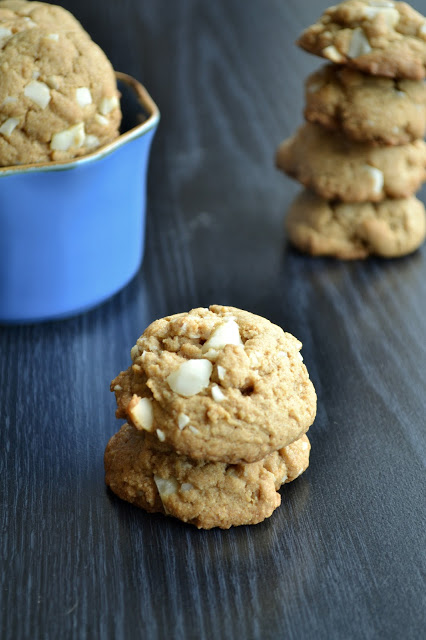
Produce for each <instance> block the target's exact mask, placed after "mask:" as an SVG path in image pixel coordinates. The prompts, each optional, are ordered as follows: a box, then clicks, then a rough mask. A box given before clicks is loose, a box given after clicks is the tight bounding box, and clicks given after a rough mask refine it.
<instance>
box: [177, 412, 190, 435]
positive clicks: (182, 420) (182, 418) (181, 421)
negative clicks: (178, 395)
mask: <svg viewBox="0 0 426 640" xmlns="http://www.w3.org/2000/svg"><path fill="white" fill-rule="evenodd" d="M187 424H189V416H187V415H186V413H180V414H179V415H178V427H179V429H180V430H181V431H182V429H183V428H184V427H186V425H187Z"/></svg>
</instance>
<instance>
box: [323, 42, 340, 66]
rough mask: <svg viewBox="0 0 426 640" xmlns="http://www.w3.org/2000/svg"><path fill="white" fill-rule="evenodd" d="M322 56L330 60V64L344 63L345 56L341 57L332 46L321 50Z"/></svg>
mask: <svg viewBox="0 0 426 640" xmlns="http://www.w3.org/2000/svg"><path fill="white" fill-rule="evenodd" d="M322 55H323V56H324V58H328V60H331V61H332V62H344V61H345V56H343V55H342V54H341V53H340V51H338V50H337V49H336V47H335V46H334V45H332V44H330V45H329V46H328V47H325V49H323V50H322Z"/></svg>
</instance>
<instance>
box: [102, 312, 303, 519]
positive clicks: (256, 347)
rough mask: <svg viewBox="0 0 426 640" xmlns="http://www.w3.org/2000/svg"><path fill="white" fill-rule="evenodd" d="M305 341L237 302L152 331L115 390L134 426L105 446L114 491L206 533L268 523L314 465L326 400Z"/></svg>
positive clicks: (120, 413)
mask: <svg viewBox="0 0 426 640" xmlns="http://www.w3.org/2000/svg"><path fill="white" fill-rule="evenodd" d="M301 346H302V345H301V343H300V342H299V341H298V340H297V339H296V338H294V337H293V336H292V335H290V334H288V333H284V331H283V330H282V329H281V328H280V327H278V326H276V325H274V324H272V323H271V322H269V321H268V320H266V319H265V318H261V317H259V316H256V315H253V314H251V313H248V312H246V311H241V310H239V309H235V308H232V307H222V306H212V307H210V308H209V309H203V308H201V309H193V310H192V311H190V312H189V313H181V314H177V315H174V316H169V317H166V318H163V319H161V320H157V321H156V322H154V323H153V324H151V325H150V326H149V327H148V328H147V329H146V331H145V332H144V334H143V335H142V336H141V337H140V338H139V339H138V341H137V344H136V345H135V346H134V347H133V349H132V352H131V355H132V361H133V364H132V365H131V366H130V367H129V369H127V370H126V371H123V372H121V373H120V374H119V375H118V376H117V378H115V380H113V382H112V383H111V389H112V390H113V391H114V392H115V395H116V400H117V405H118V409H117V412H116V415H117V417H118V418H124V419H126V420H127V423H126V424H125V425H124V426H123V427H122V428H121V429H120V431H119V432H118V433H117V434H116V435H114V436H113V437H112V438H111V440H110V441H109V443H108V445H107V448H106V451H105V471H106V483H107V485H109V487H110V488H111V489H112V491H114V493H116V494H117V495H118V496H119V497H120V498H123V499H124V500H127V501H129V502H132V503H134V504H135V505H137V506H139V507H142V508H143V509H145V510H146V511H150V512H160V513H164V514H167V515H172V516H175V517H176V518H179V519H180V520H183V521H185V522H190V523H192V524H195V525H196V526H197V527H199V528H204V529H210V528H212V527H221V528H224V529H226V528H229V527H231V526H233V525H241V524H255V523H258V522H261V521H262V520H264V519H265V518H267V517H269V516H270V515H271V514H272V512H273V511H274V510H275V509H276V507H278V506H279V504H280V502H281V497H280V494H279V493H278V489H279V488H280V486H281V485H282V484H283V483H285V482H290V481H291V480H294V479H295V478H296V477H298V476H299V475H300V474H301V473H302V472H303V471H304V470H305V469H306V468H307V466H308V464H309V451H310V444H309V440H308V438H307V437H306V435H305V432H306V431H307V430H308V428H309V427H310V425H311V424H312V422H313V420H314V418H315V413H316V395H315V390H314V387H313V385H312V382H311V381H310V379H309V375H308V372H307V370H306V367H305V365H304V364H303V359H302V357H301V355H300V348H301Z"/></svg>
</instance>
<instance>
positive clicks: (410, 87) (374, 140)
mask: <svg viewBox="0 0 426 640" xmlns="http://www.w3.org/2000/svg"><path fill="white" fill-rule="evenodd" d="M305 87H306V107H305V118H306V119H307V120H308V121H309V122H314V123H318V124H320V125H321V126H323V127H326V128H327V129H331V130H335V131H341V132H342V133H343V134H344V135H345V136H347V137H348V138H350V139H351V140H355V141H358V142H368V143H369V144H379V145H404V144H407V143H409V142H412V141H413V140H416V139H418V138H423V137H424V134H425V128H426V84H425V83H424V82H419V81H416V80H396V79H392V78H383V77H378V76H369V75H366V74H364V73H360V72H359V71H356V70H354V69H349V68H348V67H340V66H338V65H327V66H325V67H323V68H322V69H320V70H319V71H317V72H316V73H313V74H312V75H311V76H309V78H308V79H307V80H306V85H305Z"/></svg>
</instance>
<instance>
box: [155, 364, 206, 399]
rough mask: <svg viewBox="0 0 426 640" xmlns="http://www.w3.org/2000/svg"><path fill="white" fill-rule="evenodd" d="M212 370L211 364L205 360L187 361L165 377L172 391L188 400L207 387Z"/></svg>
mask: <svg viewBox="0 0 426 640" xmlns="http://www.w3.org/2000/svg"><path fill="white" fill-rule="evenodd" d="M212 370H213V365H212V363H211V362H210V361H209V360H206V359H205V358H202V359H200V360H197V359H194V360H187V361H186V362H184V363H183V364H181V365H180V367H179V368H178V369H176V371H173V372H172V373H171V374H170V375H169V376H167V378H166V381H167V384H168V385H169V387H170V389H171V390H172V391H174V392H175V393H178V394H179V395H181V396H185V398H189V397H190V396H195V395H197V393H200V391H203V389H205V388H206V387H207V386H208V385H209V382H210V376H211V373H212Z"/></svg>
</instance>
